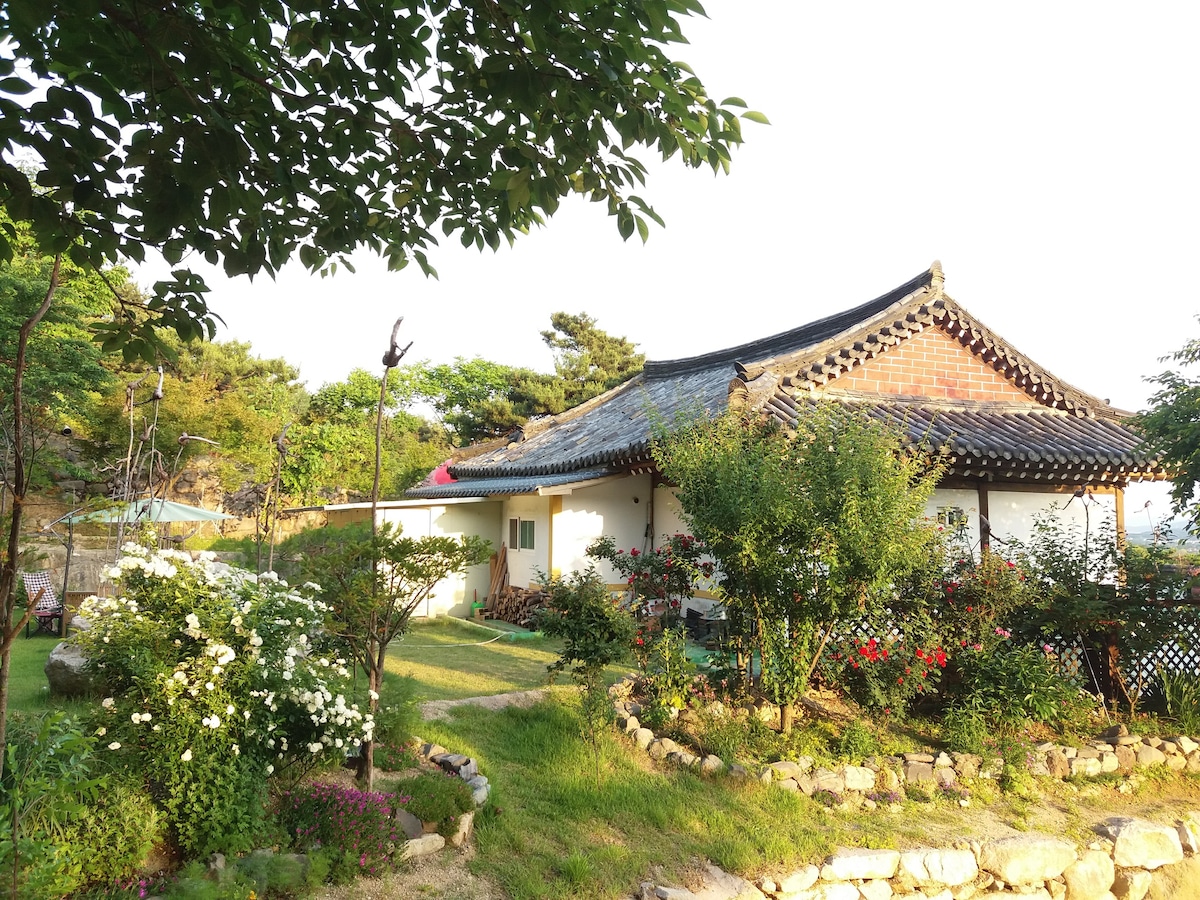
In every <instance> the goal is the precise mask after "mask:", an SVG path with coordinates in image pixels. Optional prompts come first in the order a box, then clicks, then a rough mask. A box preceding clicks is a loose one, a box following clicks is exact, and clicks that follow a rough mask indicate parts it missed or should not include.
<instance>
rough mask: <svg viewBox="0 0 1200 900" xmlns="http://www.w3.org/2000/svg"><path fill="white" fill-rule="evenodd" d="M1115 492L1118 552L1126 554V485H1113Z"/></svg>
mask: <svg viewBox="0 0 1200 900" xmlns="http://www.w3.org/2000/svg"><path fill="white" fill-rule="evenodd" d="M1113 492H1114V494H1115V500H1116V520H1117V552H1118V553H1120V554H1121V555H1122V556H1124V554H1125V485H1124V484H1117V485H1114V486H1113Z"/></svg>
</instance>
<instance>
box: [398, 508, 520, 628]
mask: <svg viewBox="0 0 1200 900" xmlns="http://www.w3.org/2000/svg"><path fill="white" fill-rule="evenodd" d="M502 506H503V504H502V503H501V502H500V501H487V502H483V503H458V504H437V503H436V502H431V503H430V504H429V505H427V506H404V507H393V508H385V509H381V510H380V511H379V519H380V521H381V522H391V523H394V524H396V525H399V526H400V527H401V528H402V529H403V532H402V533H403V534H404V535H405V536H407V537H414V538H420V537H439V536H440V537H453V538H457V537H463V536H465V535H477V536H479V537H481V538H484V539H485V540H488V541H491V543H492V549H493V550H496V549H498V548H499V546H500V540H501V522H500V513H501V509H502ZM489 578H490V573H489V568H488V564H487V563H486V562H484V563H481V564H480V565H478V566H472V567H471V568H469V569H468V570H467V571H466V572H464V573H462V574H460V575H451V576H450V577H449V578H446V579H445V580H443V581H442V582H440V583H439V584H438V586H437V587H436V588H434V591H433V593H432V594H431V595H430V598H429V600H428V601H427V602H426V603H422V604H421V607H420V608H419V609H418V610H417V611H416V615H417V616H441V615H452V616H460V617H464V618H465V617H467V616H469V615H470V614H471V602H472V601H473V600H474V599H475V597H476V596H478V598H479V599H480V600H481V601H482V600H483V599H484V598H485V597H486V596H487V591H488V581H489Z"/></svg>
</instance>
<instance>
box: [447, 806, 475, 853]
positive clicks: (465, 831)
mask: <svg viewBox="0 0 1200 900" xmlns="http://www.w3.org/2000/svg"><path fill="white" fill-rule="evenodd" d="M474 831H475V813H473V812H468V813H463V814H462V815H461V816H459V817H458V828H457V829H455V832H454V834H453V835H451V836H450V846H451V847H462V846H464V845H465V844H466V843H467V841H469V840H470V839H471V835H472V834H473V833H474Z"/></svg>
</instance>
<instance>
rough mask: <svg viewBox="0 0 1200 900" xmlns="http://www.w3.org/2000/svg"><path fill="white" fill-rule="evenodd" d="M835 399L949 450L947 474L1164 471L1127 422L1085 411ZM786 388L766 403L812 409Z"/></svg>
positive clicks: (1104, 478)
mask: <svg viewBox="0 0 1200 900" xmlns="http://www.w3.org/2000/svg"><path fill="white" fill-rule="evenodd" d="M825 399H826V402H828V401H829V400H830V399H832V400H833V402H836V403H839V404H841V405H843V406H845V407H846V408H848V409H858V410H862V411H865V412H867V413H868V414H869V415H870V416H871V417H872V418H874V419H877V420H880V421H883V422H886V423H888V424H890V425H892V426H894V427H896V428H898V429H899V430H901V431H902V432H903V433H904V434H906V435H907V436H908V438H909V440H911V441H913V442H916V443H924V444H926V445H927V446H929V447H930V448H931V449H933V450H935V451H940V452H942V453H944V454H945V455H946V458H947V461H948V462H949V470H948V472H947V474H952V475H959V476H962V477H964V478H970V477H986V476H987V475H989V474H991V475H993V476H999V477H1002V478H1003V479H1006V480H1012V481H1025V482H1030V483H1037V482H1039V481H1040V482H1042V483H1052V484H1063V483H1067V484H1083V483H1089V482H1109V481H1118V480H1126V479H1138V480H1140V479H1145V478H1150V479H1154V478H1159V477H1163V476H1164V474H1165V473H1164V472H1163V469H1162V467H1161V466H1160V465H1159V463H1158V460H1157V458H1156V457H1155V455H1154V454H1153V453H1152V452H1150V451H1149V449H1148V448H1147V447H1146V445H1145V444H1143V443H1142V442H1141V440H1140V439H1139V438H1138V436H1137V435H1136V434H1135V433H1133V432H1132V431H1131V430H1130V429H1129V428H1128V427H1127V426H1125V425H1123V424H1122V423H1121V422H1120V420H1119V419H1113V418H1108V417H1103V416H1096V417H1089V416H1077V415H1073V414H1071V413H1067V412H1063V411H1062V410H1056V409H1048V408H1045V407H1040V406H1024V405H1022V406H1015V405H1010V406H1005V405H1003V404H992V403H975V404H972V403H954V404H950V403H940V402H937V401H931V400H929V399H926V398H920V397H909V398H897V397H887V398H872V397H867V396H860V397H849V396H839V397H837V398H836V399H834V398H825ZM816 402H817V401H816V400H815V399H813V398H811V397H808V396H805V397H801V398H800V399H799V400H797V399H796V398H794V397H792V396H789V395H788V394H786V393H785V392H783V391H779V392H777V393H776V394H775V395H774V396H772V397H771V399H770V400H769V401H768V402H767V404H766V409H767V411H768V412H769V413H770V414H771V415H772V416H774V417H775V418H777V419H779V420H780V421H781V422H784V423H785V424H791V423H794V422H795V421H796V420H797V418H798V417H800V416H802V415H803V414H804V409H805V407H806V406H811V405H813V404H814V403H816Z"/></svg>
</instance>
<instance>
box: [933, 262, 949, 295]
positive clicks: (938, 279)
mask: <svg viewBox="0 0 1200 900" xmlns="http://www.w3.org/2000/svg"><path fill="white" fill-rule="evenodd" d="M945 286H946V276H945V275H944V274H943V273H942V261H941V260H940V259H935V260H934V261H933V262H932V263H930V265H929V289H930V290H931V291H932V292H933V299H935V300H936V299H937V298H939V297H941V296H942V291H943V290H944V289H945Z"/></svg>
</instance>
